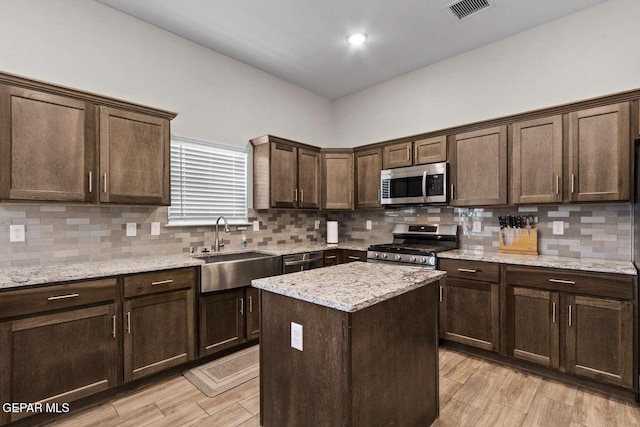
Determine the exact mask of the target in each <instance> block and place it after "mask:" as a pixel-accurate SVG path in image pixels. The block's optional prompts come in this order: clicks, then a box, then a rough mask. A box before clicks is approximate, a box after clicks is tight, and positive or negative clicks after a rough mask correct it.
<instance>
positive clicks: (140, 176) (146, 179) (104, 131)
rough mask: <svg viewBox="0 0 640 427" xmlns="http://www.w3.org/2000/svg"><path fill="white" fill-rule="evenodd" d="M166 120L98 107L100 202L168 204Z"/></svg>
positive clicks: (168, 175)
mask: <svg viewBox="0 0 640 427" xmlns="http://www.w3.org/2000/svg"><path fill="white" fill-rule="evenodd" d="M169 144H170V136H169V120H167V119H163V118H159V117H155V116H150V115H146V114H140V113H134V112H131V111H125V110H120V109H116V108H111V107H100V172H101V176H100V189H99V192H100V201H101V202H103V203H132V204H152V205H168V204H170V201H171V196H170V181H169V180H170V157H169V156H170V154H169V149H170V147H169Z"/></svg>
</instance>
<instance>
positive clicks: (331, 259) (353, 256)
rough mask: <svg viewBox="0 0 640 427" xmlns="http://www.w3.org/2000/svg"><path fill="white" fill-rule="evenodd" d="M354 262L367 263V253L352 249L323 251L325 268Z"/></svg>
mask: <svg viewBox="0 0 640 427" xmlns="http://www.w3.org/2000/svg"><path fill="white" fill-rule="evenodd" d="M354 261H362V262H367V251H357V250H354V249H327V250H326V251H324V266H325V267H328V266H331V265H338V264H346V263H348V262H354Z"/></svg>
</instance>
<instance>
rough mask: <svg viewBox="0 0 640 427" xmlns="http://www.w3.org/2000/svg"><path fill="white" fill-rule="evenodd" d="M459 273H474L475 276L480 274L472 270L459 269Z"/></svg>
mask: <svg viewBox="0 0 640 427" xmlns="http://www.w3.org/2000/svg"><path fill="white" fill-rule="evenodd" d="M458 271H459V272H460V273H474V274H475V273H477V272H478V271H477V270H472V269H470V268H459V269H458Z"/></svg>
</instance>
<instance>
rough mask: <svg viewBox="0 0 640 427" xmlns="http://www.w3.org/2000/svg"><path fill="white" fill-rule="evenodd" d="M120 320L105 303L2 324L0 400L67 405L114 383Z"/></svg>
mask: <svg viewBox="0 0 640 427" xmlns="http://www.w3.org/2000/svg"><path fill="white" fill-rule="evenodd" d="M118 320H119V319H118V318H117V315H116V305H115V304H106V305H100V306H95V307H91V308H85V309H79V310H70V311H65V312H61V313H56V314H51V315H43V316H35V317H29V318H25V319H22V320H16V321H13V322H10V323H5V324H3V325H0V334H1V335H2V338H3V341H2V346H0V367H1V368H2V376H3V378H2V379H1V380H0V388H2V389H4V391H3V392H1V393H0V394H1V395H2V397H3V401H4V399H6V401H9V402H56V403H65V402H71V401H74V400H77V399H80V398H83V397H86V396H89V395H91V394H94V393H97V392H100V391H103V390H106V389H108V388H110V387H114V386H116V385H117V383H118V366H119V356H118V340H119V339H120V333H121V332H120V330H119V328H117V321H118ZM9 373H10V374H9ZM3 382H4V383H5V384H4V385H3ZM6 382H9V387H8V390H7V387H6V386H7V384H6ZM22 416H24V414H23V415H22ZM22 416H21V415H20V414H13V415H12V416H11V420H12V421H15V420H16V419H18V418H22ZM5 417H6V418H8V416H7V415H5Z"/></svg>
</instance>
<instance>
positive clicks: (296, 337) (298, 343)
mask: <svg viewBox="0 0 640 427" xmlns="http://www.w3.org/2000/svg"><path fill="white" fill-rule="evenodd" d="M291 347H293V348H295V349H296V350H300V351H302V325H300V324H298V323H295V322H291Z"/></svg>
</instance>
